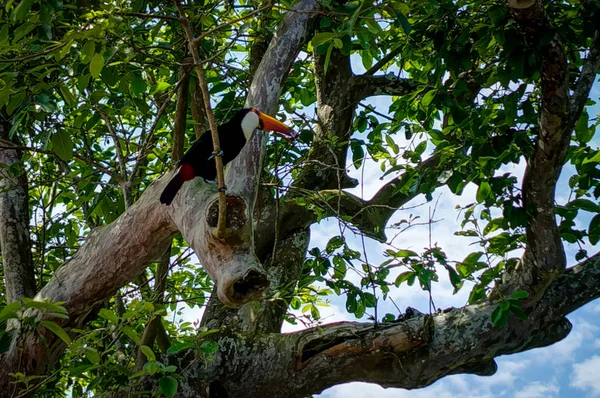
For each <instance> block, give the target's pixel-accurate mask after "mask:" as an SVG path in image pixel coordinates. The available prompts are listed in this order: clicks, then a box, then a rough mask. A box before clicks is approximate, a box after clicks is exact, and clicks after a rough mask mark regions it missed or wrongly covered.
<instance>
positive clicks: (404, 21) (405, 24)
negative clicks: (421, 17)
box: [394, 10, 412, 34]
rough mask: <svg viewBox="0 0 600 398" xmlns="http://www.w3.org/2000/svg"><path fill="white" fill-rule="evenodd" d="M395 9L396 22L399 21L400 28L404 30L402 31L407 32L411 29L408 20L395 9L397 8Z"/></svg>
mask: <svg viewBox="0 0 600 398" xmlns="http://www.w3.org/2000/svg"><path fill="white" fill-rule="evenodd" d="M395 11H396V12H395V13H394V14H395V15H396V20H398V22H400V25H402V29H403V30H404V33H406V34H409V33H410V31H411V30H412V26H410V22H408V19H407V18H406V15H404V14H403V13H401V12H400V11H397V10H395Z"/></svg>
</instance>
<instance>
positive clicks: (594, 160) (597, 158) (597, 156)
mask: <svg viewBox="0 0 600 398" xmlns="http://www.w3.org/2000/svg"><path fill="white" fill-rule="evenodd" d="M588 163H600V151H596V153H595V154H594V156H592V157H591V158H588V157H586V158H585V159H583V162H581V164H582V165H584V164H588Z"/></svg>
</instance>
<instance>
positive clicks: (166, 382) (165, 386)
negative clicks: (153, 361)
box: [158, 376, 178, 397]
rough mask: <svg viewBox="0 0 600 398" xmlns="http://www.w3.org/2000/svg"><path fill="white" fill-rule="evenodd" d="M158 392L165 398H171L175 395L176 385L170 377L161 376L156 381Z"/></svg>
mask: <svg viewBox="0 0 600 398" xmlns="http://www.w3.org/2000/svg"><path fill="white" fill-rule="evenodd" d="M158 386H159V387H160V391H161V392H162V393H163V394H164V395H165V396H167V397H173V396H175V394H177V387H178V383H177V380H176V379H175V378H174V377H172V376H163V377H161V378H160V379H159V380H158Z"/></svg>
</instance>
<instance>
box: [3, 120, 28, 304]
mask: <svg viewBox="0 0 600 398" xmlns="http://www.w3.org/2000/svg"><path fill="white" fill-rule="evenodd" d="M10 126H11V125H10V123H9V122H7V121H4V120H2V121H1V122H0V138H2V139H4V140H8V139H9V137H8V132H9V130H10ZM0 165H2V166H3V167H2V168H0V252H1V253H2V267H3V270H4V281H5V286H6V301H7V302H8V303H12V302H14V301H19V300H20V299H22V298H23V297H33V296H34V295H35V277H34V272H33V261H32V258H31V240H30V238H29V194H28V185H27V175H26V174H25V170H24V168H23V164H22V163H21V155H20V153H19V151H17V150H14V149H7V148H0Z"/></svg>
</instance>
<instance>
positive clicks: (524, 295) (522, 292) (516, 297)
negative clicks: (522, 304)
mask: <svg viewBox="0 0 600 398" xmlns="http://www.w3.org/2000/svg"><path fill="white" fill-rule="evenodd" d="M527 297H529V293H527V292H526V291H525V290H518V291H516V292H514V293H513V294H512V296H510V299H511V300H521V299H525V298H527Z"/></svg>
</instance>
